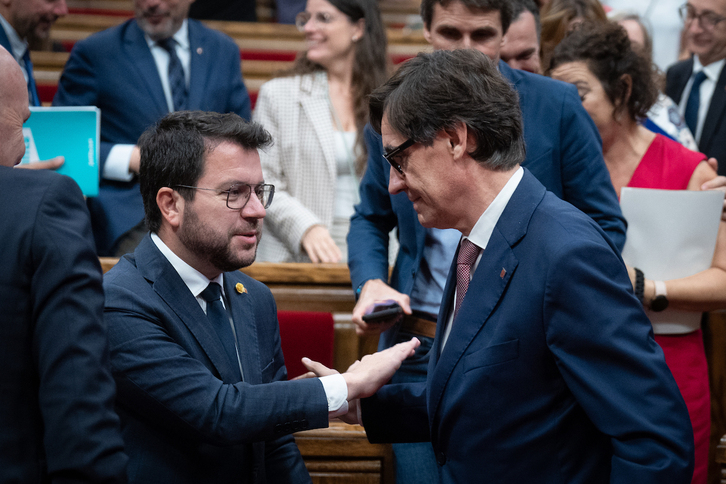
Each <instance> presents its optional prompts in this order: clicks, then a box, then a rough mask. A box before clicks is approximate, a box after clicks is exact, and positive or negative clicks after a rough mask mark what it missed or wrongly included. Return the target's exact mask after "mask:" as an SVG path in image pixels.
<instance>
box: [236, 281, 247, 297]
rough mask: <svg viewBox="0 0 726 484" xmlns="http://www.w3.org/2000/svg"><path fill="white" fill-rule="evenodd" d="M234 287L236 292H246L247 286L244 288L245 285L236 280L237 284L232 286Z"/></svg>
mask: <svg viewBox="0 0 726 484" xmlns="http://www.w3.org/2000/svg"><path fill="white" fill-rule="evenodd" d="M234 288H235V289H236V290H237V292H238V293H240V294H247V288H246V287H245V285H244V284H242V283H241V282H238V283H237V284H236V285H235V286H234Z"/></svg>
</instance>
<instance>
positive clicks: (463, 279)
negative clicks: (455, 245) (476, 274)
mask: <svg viewBox="0 0 726 484" xmlns="http://www.w3.org/2000/svg"><path fill="white" fill-rule="evenodd" d="M480 251H481V248H480V247H479V246H477V245H475V244H474V243H472V242H471V241H470V240H469V239H462V240H461V247H459V256H458V257H457V258H456V308H455V309H454V319H456V314H457V313H458V312H459V308H460V307H461V303H462V302H464V296H466V291H467V290H468V289H469V279H470V274H471V266H472V265H474V262H476V258H477V257H478V256H479V252H480Z"/></svg>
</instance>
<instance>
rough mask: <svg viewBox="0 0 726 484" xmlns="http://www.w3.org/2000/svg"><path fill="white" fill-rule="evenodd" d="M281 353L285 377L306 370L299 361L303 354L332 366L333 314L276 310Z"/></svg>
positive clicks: (297, 374) (290, 377)
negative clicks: (285, 370) (285, 371)
mask: <svg viewBox="0 0 726 484" xmlns="http://www.w3.org/2000/svg"><path fill="white" fill-rule="evenodd" d="M277 319H278V321H279V322H280V339H281V340H282V353H283V355H285V366H287V374H288V378H289V379H292V378H294V377H296V376H299V375H302V374H303V373H305V372H306V371H307V370H306V369H305V367H304V366H303V364H302V363H301V362H300V359H301V358H302V357H303V356H307V357H308V358H310V359H311V360H314V361H319V362H320V363H322V364H324V365H325V366H327V367H328V368H332V366H333V340H334V337H335V331H334V328H333V315H332V314H330V313H318V312H310V311H278V312H277Z"/></svg>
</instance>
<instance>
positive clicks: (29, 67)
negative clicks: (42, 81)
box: [23, 48, 40, 106]
mask: <svg viewBox="0 0 726 484" xmlns="http://www.w3.org/2000/svg"><path fill="white" fill-rule="evenodd" d="M23 62H25V71H26V72H27V73H28V100H29V101H30V103H31V104H32V105H33V106H40V99H39V98H38V89H37V88H36V87H35V77H34V76H33V63H32V62H31V61H30V48H27V49H25V54H23Z"/></svg>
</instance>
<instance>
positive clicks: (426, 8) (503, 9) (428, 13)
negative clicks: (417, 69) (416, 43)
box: [421, 0, 512, 34]
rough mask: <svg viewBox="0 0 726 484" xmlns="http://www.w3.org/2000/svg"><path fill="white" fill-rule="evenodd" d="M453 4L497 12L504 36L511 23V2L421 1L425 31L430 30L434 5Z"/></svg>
mask: <svg viewBox="0 0 726 484" xmlns="http://www.w3.org/2000/svg"><path fill="white" fill-rule="evenodd" d="M453 2H460V3H463V4H464V5H465V6H467V7H469V8H474V9H477V10H497V11H499V18H500V19H501V20H502V33H503V34H506V33H507V29H508V28H509V24H511V23H512V5H511V0H422V2H421V18H422V19H423V21H424V25H425V26H426V28H427V29H430V28H431V21H432V20H433V18H434V6H435V5H436V4H438V5H441V6H442V7H444V8H445V7H447V6H449V5H450V4H451V3H453Z"/></svg>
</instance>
